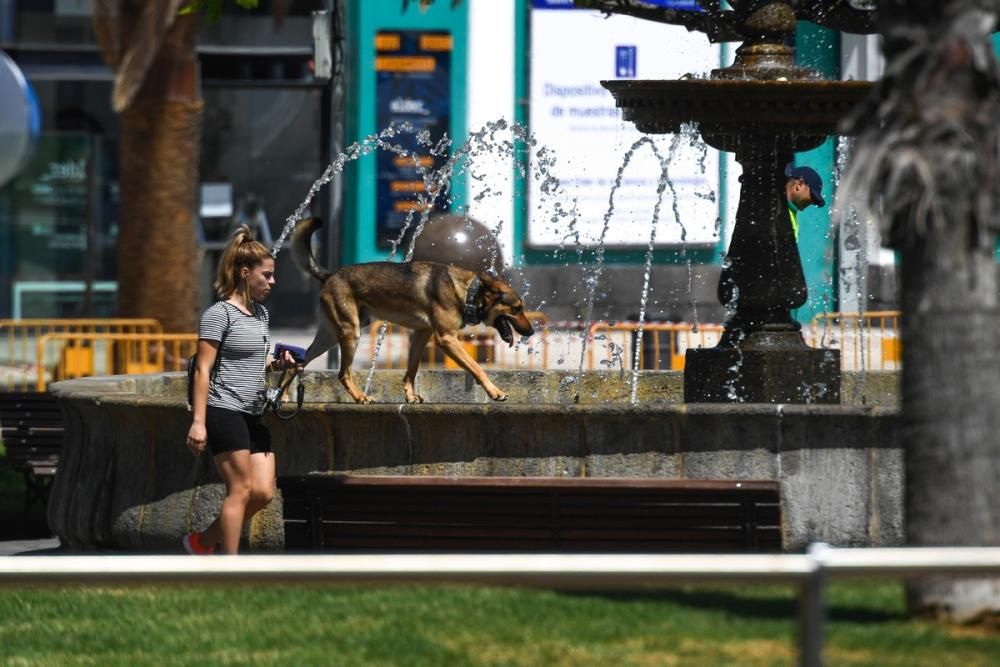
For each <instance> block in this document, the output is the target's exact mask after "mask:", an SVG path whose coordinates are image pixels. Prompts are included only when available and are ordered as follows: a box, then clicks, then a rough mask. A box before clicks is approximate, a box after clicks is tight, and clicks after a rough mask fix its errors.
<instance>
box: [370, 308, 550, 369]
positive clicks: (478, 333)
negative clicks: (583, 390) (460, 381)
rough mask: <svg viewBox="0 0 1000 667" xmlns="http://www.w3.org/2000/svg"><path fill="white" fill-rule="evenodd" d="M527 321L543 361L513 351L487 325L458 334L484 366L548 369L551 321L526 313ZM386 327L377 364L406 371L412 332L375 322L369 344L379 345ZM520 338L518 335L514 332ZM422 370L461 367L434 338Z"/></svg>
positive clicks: (520, 349)
mask: <svg viewBox="0 0 1000 667" xmlns="http://www.w3.org/2000/svg"><path fill="white" fill-rule="evenodd" d="M525 316H526V317H527V318H528V320H530V321H531V323H532V325H533V326H534V327H535V335H536V336H539V341H541V342H540V343H539V345H540V348H539V349H540V350H542V355H541V358H538V356H537V355H531V354H528V352H527V350H525V349H523V346H521V345H516V344H515V345H514V347H513V348H512V349H510V350H508V349H507V344H506V343H504V342H503V340H502V339H501V338H500V336H499V334H497V332H496V331H495V330H494V329H492V328H490V327H487V326H484V325H481V324H480V325H476V326H470V327H465V328H464V329H462V331H460V332H459V339H460V340H461V341H462V345H463V346H464V347H465V350H466V351H467V352H468V353H469V355H470V356H471V357H472V358H473V359H475V360H476V361H477V362H479V363H480V364H481V365H483V366H491V367H494V368H496V367H502V368H528V369H532V368H545V366H546V364H547V362H548V359H547V357H546V356H545V350H546V346H545V343H544V341H545V338H546V336H547V331H548V329H547V325H548V319H547V318H546V317H545V315H544V314H543V313H540V312H528V313H525ZM383 325H385V334H384V335H383V336H382V342H381V347H379V354H378V365H379V367H380V368H406V360H407V355H408V354H409V349H410V340H409V333H410V329H407V328H406V327H401V326H397V325H395V324H392V323H391V322H384V321H382V320H378V321H375V322H372V324H371V326H370V327H369V330H368V331H369V343H370V346H371V349H375V347H376V346H377V345H378V344H379V342H378V341H379V332H380V331H381V329H382V326H383ZM514 335H515V336H517V332H514ZM420 366H421V368H435V367H443V368H449V369H457V368H459V366H458V364H456V363H455V362H454V361H452V360H451V358H449V357H448V356H447V355H445V354H444V352H443V351H442V350H440V349H439V348H438V347H437V346H436V345H435V344H434V339H433V337H432V338H431V340H430V341H429V342H428V343H427V347H426V348H425V349H424V355H423V358H422V361H421V362H420Z"/></svg>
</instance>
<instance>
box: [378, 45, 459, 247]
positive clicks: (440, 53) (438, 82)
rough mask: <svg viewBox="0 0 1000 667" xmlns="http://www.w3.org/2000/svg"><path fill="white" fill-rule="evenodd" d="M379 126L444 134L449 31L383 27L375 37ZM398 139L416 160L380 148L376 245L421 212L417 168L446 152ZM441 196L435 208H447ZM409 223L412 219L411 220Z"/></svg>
mask: <svg viewBox="0 0 1000 667" xmlns="http://www.w3.org/2000/svg"><path fill="white" fill-rule="evenodd" d="M375 48H376V51H377V55H376V57H375V72H376V77H377V78H376V88H375V94H376V106H377V114H378V118H377V123H378V124H377V127H378V128H379V129H382V128H385V127H388V126H389V125H390V124H392V123H401V122H404V121H405V122H408V123H410V125H412V126H413V127H414V128H415V129H416V130H417V132H422V131H425V130H426V131H427V133H428V134H429V138H430V140H431V142H432V143H434V144H436V143H437V142H438V141H439V140H440V139H441V137H442V136H444V135H445V134H447V133H448V126H449V123H450V121H451V50H452V38H451V33H449V32H442V31H426V30H389V31H381V32H379V33H378V34H377V35H376V37H375ZM395 141H396V143H398V144H400V145H401V146H403V147H404V148H406V149H407V150H408V151H409V152H410V153H411V154H412V153H416V155H417V158H416V160H407V159H404V158H402V157H400V156H398V155H396V154H395V153H390V152H388V151H379V153H378V158H377V167H376V169H377V174H376V179H377V182H376V193H377V194H376V196H377V198H378V199H377V202H376V208H375V213H376V216H377V218H376V235H377V242H378V245H379V246H381V247H386V246H388V245H389V244H390V243H391V242H392V241H393V240H395V239H396V238H397V237H398V236H399V233H400V230H402V228H403V225H404V223H405V221H406V218H407V216H408V215H409V216H412V215H415V214H417V213H419V212H420V203H419V201H418V200H419V198H420V197H421V195H424V192H425V190H424V182H423V179H422V177H421V173H420V169H419V168H418V163H419V165H420V167H422V168H424V169H437V168H438V167H441V166H442V165H443V164H444V162H445V160H446V159H447V156H446V155H441V154H438V155H431V150H430V147H428V146H421V145H419V144H418V142H417V139H416V135H411V134H404V135H399V136H397V137H395ZM448 209H449V204H448V202H447V201H446V200H444V198H441V197H439V198H438V200H437V201H436V202H435V203H434V210H436V211H447V210H448ZM411 224H412V223H411Z"/></svg>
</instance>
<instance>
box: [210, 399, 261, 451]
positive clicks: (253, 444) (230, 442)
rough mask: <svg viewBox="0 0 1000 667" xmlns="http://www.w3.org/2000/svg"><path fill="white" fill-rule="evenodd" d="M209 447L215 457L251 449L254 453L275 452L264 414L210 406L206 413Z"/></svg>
mask: <svg viewBox="0 0 1000 667" xmlns="http://www.w3.org/2000/svg"><path fill="white" fill-rule="evenodd" d="M205 430H206V431H207V432H208V449H209V451H211V452H212V456H218V455H219V454H222V453H223V452H235V451H238V450H240V449H249V450H250V453H251V454H259V453H262V452H270V451H271V432H270V431H269V430H267V426H264V420H263V418H262V416H261V415H251V414H247V413H245V412H236V411H235V410H226V409H225V408H214V407H212V406H211V405H210V406H208V410H207V411H206V412H205Z"/></svg>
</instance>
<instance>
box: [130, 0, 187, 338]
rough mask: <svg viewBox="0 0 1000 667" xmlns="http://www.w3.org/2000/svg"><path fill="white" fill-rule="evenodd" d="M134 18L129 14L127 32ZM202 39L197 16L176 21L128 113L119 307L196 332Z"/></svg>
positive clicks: (173, 327)
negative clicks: (199, 50) (199, 51)
mask: <svg viewBox="0 0 1000 667" xmlns="http://www.w3.org/2000/svg"><path fill="white" fill-rule="evenodd" d="M129 6H130V5H129V4H128V3H126V5H125V7H126V8H128V7H129ZM134 18H135V17H134V16H130V15H129V13H128V12H126V13H124V14H123V15H122V21H123V24H122V25H123V26H124V27H125V30H126V33H127V31H128V27H129V25H130V24H132V23H133V21H134ZM197 37H198V21H197V15H188V16H183V17H178V18H177V19H176V20H175V21H174V23H173V25H172V26H171V27H170V29H169V31H168V32H167V34H166V37H165V39H164V41H163V43H162V46H161V47H160V49H159V51H158V53H157V55H156V58H155V60H154V62H153V65H152V67H151V68H150V70H149V72H148V74H147V75H146V78H145V81H144V82H143V83H142V86H141V87H140V88H139V91H138V94H137V95H136V97H135V99H134V101H133V102H132V103H131V104H129V105H128V107H127V108H126V109H125V110H124V111H123V112H122V116H121V119H122V150H121V215H120V221H121V222H120V231H119V241H118V312H119V314H120V315H121V316H122V317H155V318H157V319H159V320H160V321H161V322H162V323H163V327H164V329H165V330H166V331H173V332H189V331H194V330H195V326H196V321H197V308H198V302H197V293H198V290H197V275H198V271H197V268H198V249H197V246H196V243H195V230H194V222H195V221H194V215H195V210H196V209H195V207H196V205H197V201H198V198H197V184H198V157H199V148H200V143H201V123H202V109H203V106H204V103H203V101H202V99H201V94H200V84H199V81H198V61H197Z"/></svg>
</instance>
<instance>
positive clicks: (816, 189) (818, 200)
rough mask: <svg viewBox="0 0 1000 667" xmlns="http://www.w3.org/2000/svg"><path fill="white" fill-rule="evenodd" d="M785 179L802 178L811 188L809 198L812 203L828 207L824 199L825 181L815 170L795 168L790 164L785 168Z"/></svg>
mask: <svg viewBox="0 0 1000 667" xmlns="http://www.w3.org/2000/svg"><path fill="white" fill-rule="evenodd" d="M785 177H786V178H801V179H802V180H803V181H805V182H806V185H808V186H809V196H810V198H811V199H812V203H813V204H815V205H816V206H826V200H825V199H823V179H821V178H820V177H819V174H817V173H816V170H815V169H812V168H811V167H794V166H792V163H791V162H789V163H788V166H786V167H785Z"/></svg>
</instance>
